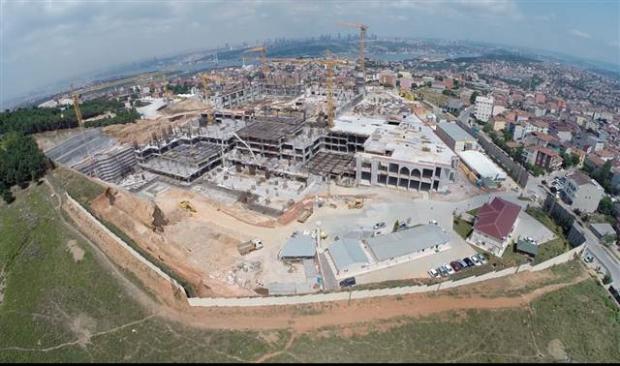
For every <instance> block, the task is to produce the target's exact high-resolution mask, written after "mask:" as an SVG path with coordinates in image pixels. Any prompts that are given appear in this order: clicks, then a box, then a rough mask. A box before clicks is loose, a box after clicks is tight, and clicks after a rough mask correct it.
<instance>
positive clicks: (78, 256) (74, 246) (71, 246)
mask: <svg viewBox="0 0 620 366" xmlns="http://www.w3.org/2000/svg"><path fill="white" fill-rule="evenodd" d="M67 250H68V251H69V252H70V253H71V256H72V257H73V260H74V261H75V262H76V263H77V262H79V261H81V260H82V259H83V258H84V249H82V248H80V246H79V245H78V243H77V241H76V240H69V241H68V242H67Z"/></svg>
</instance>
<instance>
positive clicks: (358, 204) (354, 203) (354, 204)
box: [347, 198, 364, 209]
mask: <svg viewBox="0 0 620 366" xmlns="http://www.w3.org/2000/svg"><path fill="white" fill-rule="evenodd" d="M347 207H348V208H350V209H354V208H362V207H364V200H363V199H361V198H356V199H353V200H349V201H348V202H347Z"/></svg>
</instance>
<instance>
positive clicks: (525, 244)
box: [517, 238, 540, 257]
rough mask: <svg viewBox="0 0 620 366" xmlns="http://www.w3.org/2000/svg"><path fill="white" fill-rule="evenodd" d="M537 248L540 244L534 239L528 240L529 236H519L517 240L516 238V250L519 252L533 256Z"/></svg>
mask: <svg viewBox="0 0 620 366" xmlns="http://www.w3.org/2000/svg"><path fill="white" fill-rule="evenodd" d="M539 249H540V246H539V244H538V242H536V241H535V240H530V239H529V238H519V240H517V250H518V251H520V252H523V253H527V254H529V255H531V256H533V257H535V256H537V255H538V250H539Z"/></svg>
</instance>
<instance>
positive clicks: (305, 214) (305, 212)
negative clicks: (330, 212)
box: [297, 207, 314, 223]
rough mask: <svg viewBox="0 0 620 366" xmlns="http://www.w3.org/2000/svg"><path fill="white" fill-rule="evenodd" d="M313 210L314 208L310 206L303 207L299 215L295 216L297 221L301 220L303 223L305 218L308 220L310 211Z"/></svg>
mask: <svg viewBox="0 0 620 366" xmlns="http://www.w3.org/2000/svg"><path fill="white" fill-rule="evenodd" d="M313 212H314V210H313V209H312V207H310V208H305V209H304V210H303V211H302V212H301V214H300V215H299V217H298V218H297V222H301V223H304V222H306V220H308V218H309V217H310V216H311V215H312V213H313Z"/></svg>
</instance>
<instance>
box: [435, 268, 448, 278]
mask: <svg viewBox="0 0 620 366" xmlns="http://www.w3.org/2000/svg"><path fill="white" fill-rule="evenodd" d="M437 272H439V274H440V275H441V277H446V276H447V275H449V273H448V270H447V269H446V268H445V267H444V266H440V267H437Z"/></svg>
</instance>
